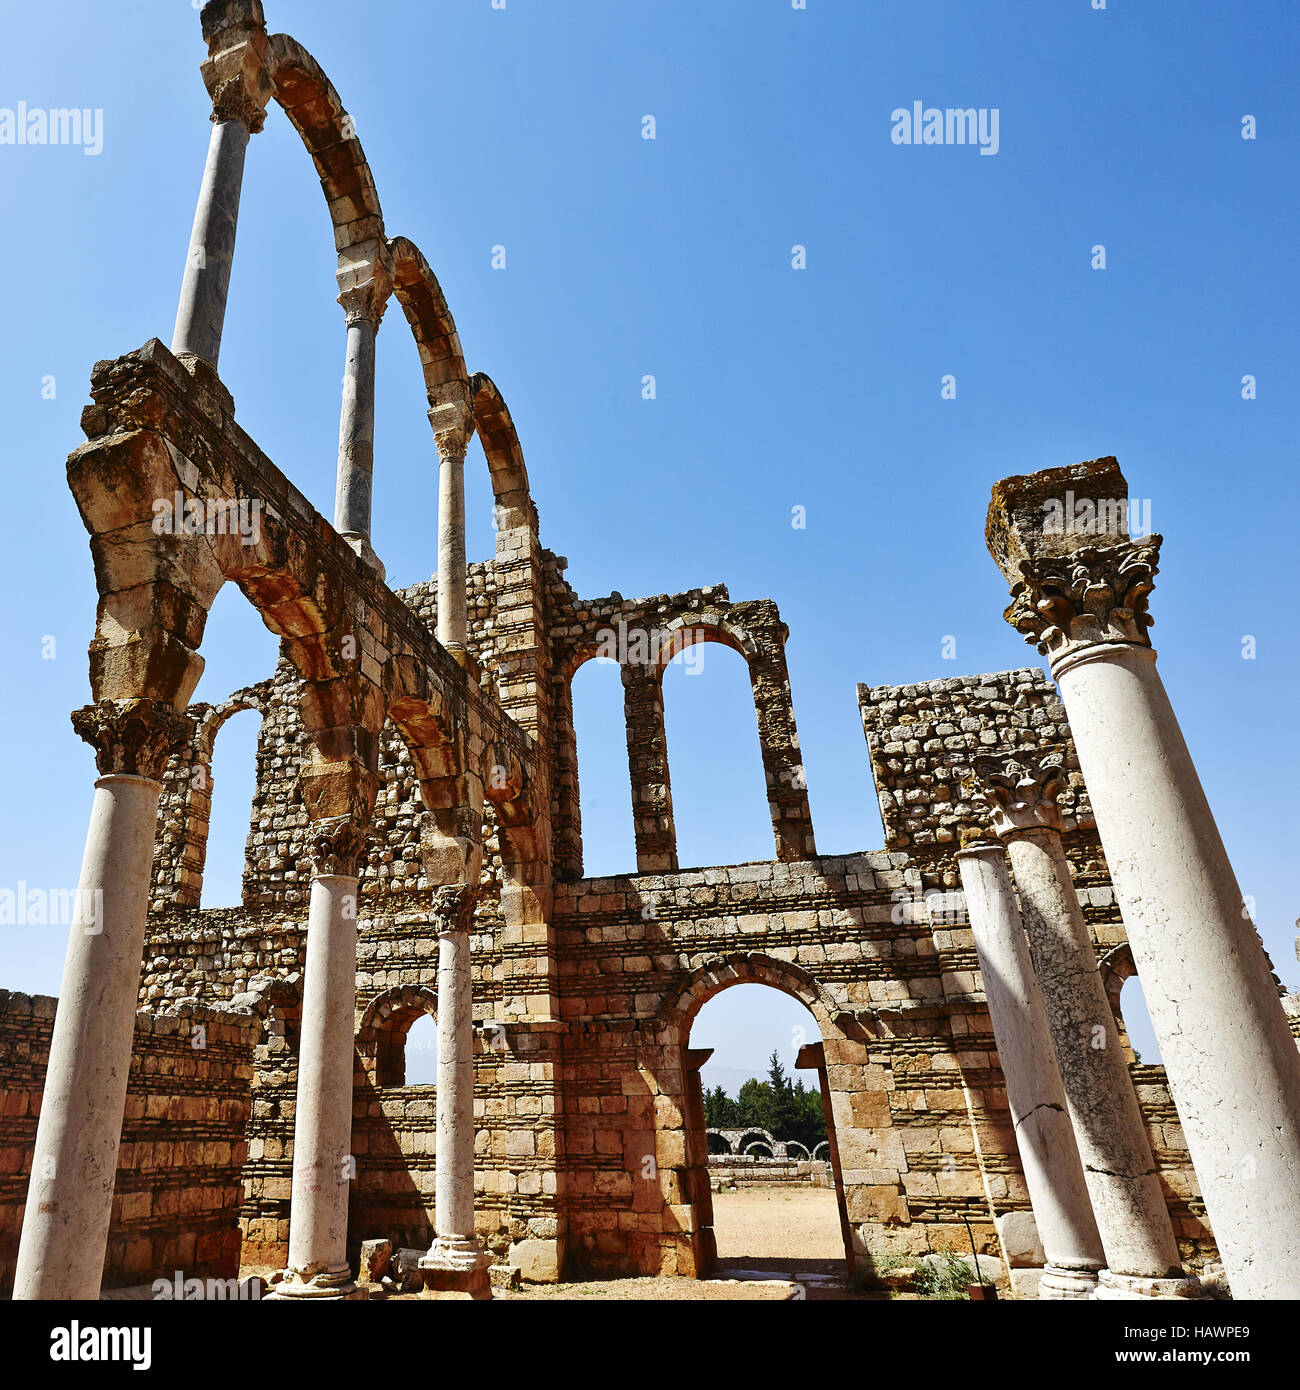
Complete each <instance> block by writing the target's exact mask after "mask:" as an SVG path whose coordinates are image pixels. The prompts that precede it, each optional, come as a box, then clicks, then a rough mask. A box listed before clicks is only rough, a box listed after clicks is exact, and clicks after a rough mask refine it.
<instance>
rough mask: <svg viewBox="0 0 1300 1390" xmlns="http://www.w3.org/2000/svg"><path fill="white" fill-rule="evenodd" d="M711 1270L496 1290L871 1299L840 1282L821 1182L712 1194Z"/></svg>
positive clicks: (833, 1223)
mask: <svg viewBox="0 0 1300 1390" xmlns="http://www.w3.org/2000/svg"><path fill="white" fill-rule="evenodd" d="M713 1230H714V1234H715V1236H716V1237H717V1242H718V1271H717V1273H716V1275H714V1276H713V1277H711V1278H709V1279H671V1278H661V1279H593V1280H584V1281H583V1282H581V1283H577V1284H556V1285H551V1286H547V1287H541V1286H537V1285H533V1286H530V1287H528V1288H526V1289H517V1290H510V1291H509V1292H505V1293H502V1292H498V1294H497V1297H498V1298H499V1299H501V1300H502V1301H503V1302H523V1303H533V1302H538V1301H542V1300H565V1299H578V1298H587V1299H598V1300H605V1299H615V1300H622V1299H654V1300H665V1301H672V1302H679V1301H686V1302H706V1301H714V1300H731V1299H745V1300H753V1299H759V1300H767V1301H771V1302H777V1303H788V1302H795V1301H803V1300H806V1301H810V1302H824V1301H826V1300H836V1301H838V1300H844V1299H852V1300H854V1301H859V1300H870V1301H876V1300H880V1299H882V1298H885V1297H886V1295H884V1294H880V1293H873V1294H862V1293H854V1292H851V1291H850V1290H849V1289H848V1288H847V1287H846V1286H845V1281H844V1242H843V1239H842V1238H841V1236H840V1217H839V1208H838V1207H837V1205H836V1202H835V1193H834V1192H833V1191H831V1190H830V1189H829V1188H825V1187H753V1188H748V1189H746V1190H744V1191H740V1192H719V1193H715V1194H714V1197H713Z"/></svg>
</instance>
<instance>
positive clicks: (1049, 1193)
mask: <svg viewBox="0 0 1300 1390" xmlns="http://www.w3.org/2000/svg"><path fill="white" fill-rule="evenodd" d="M957 863H958V867H959V869H960V872H961V881H962V888H963V889H964V891H965V895H966V905H967V909H968V912H969V916H970V927H971V933H972V935H973V936H974V938H975V951H976V954H977V956H978V957H979V963H980V972H981V974H982V975H983V978H984V993H985V996H986V997H987V999H988V1006H989V1017H990V1019H991V1021H992V1024H993V1035H994V1038H995V1039H996V1040H997V1046H998V1059H999V1061H1000V1062H1001V1064H1002V1075H1003V1077H1004V1079H1005V1081H1006V1086H1007V1101H1008V1104H1009V1105H1010V1108H1011V1118H1012V1122H1013V1124H1014V1126H1015V1131H1016V1143H1017V1145H1018V1147H1019V1150H1020V1161H1021V1166H1022V1167H1023V1169H1024V1173H1025V1186H1026V1187H1027V1188H1028V1189H1029V1202H1030V1205H1031V1206H1032V1207H1033V1211H1034V1220H1035V1221H1036V1222H1037V1225H1038V1233H1039V1236H1040V1237H1041V1239H1042V1242H1043V1251H1044V1253H1045V1255H1046V1257H1047V1268H1046V1271H1045V1273H1044V1276H1043V1281H1042V1286H1041V1288H1042V1291H1041V1295H1040V1296H1041V1297H1042V1298H1051V1299H1063V1298H1086V1297H1088V1296H1089V1294H1090V1293H1091V1291H1092V1289H1093V1288H1094V1287H1095V1285H1096V1282H1097V1271H1098V1270H1099V1269H1100V1268H1101V1267H1102V1265H1103V1264H1104V1262H1105V1260H1104V1256H1103V1254H1102V1246H1101V1238H1100V1236H1099V1235H1098V1233H1097V1223H1096V1220H1095V1219H1094V1217H1093V1214H1092V1204H1091V1201H1090V1200H1089V1197H1088V1186H1087V1182H1086V1181H1085V1179H1084V1174H1083V1164H1082V1162H1081V1160H1080V1158H1079V1148H1078V1145H1077V1143H1076V1142H1075V1138H1074V1128H1073V1126H1072V1125H1071V1123H1070V1117H1069V1114H1068V1112H1067V1108H1066V1098H1065V1088H1064V1086H1063V1084H1062V1082H1061V1074H1060V1070H1059V1069H1058V1067H1057V1065H1056V1058H1055V1056H1054V1055H1053V1052H1052V1037H1051V1030H1050V1027H1049V1025H1048V1021H1047V1012H1046V1010H1045V1008H1044V1006H1043V995H1042V991H1041V990H1040V989H1039V986H1038V979H1037V977H1036V976H1035V974H1034V968H1033V964H1032V963H1031V961H1030V958H1029V946H1028V942H1027V941H1026V938H1025V933H1024V929H1023V927H1022V925H1021V921H1020V912H1019V910H1018V908H1017V907H1016V902H1015V895H1014V892H1013V890H1012V887H1011V879H1010V876H1009V875H1008V873H1007V868H1006V857H1005V855H1004V853H1003V851H1002V849H1001V848H1000V847H998V846H994V845H986V846H981V847H978V848H972V849H970V850H966V851H964V852H963V853H961V854H959V855H958V856H957Z"/></svg>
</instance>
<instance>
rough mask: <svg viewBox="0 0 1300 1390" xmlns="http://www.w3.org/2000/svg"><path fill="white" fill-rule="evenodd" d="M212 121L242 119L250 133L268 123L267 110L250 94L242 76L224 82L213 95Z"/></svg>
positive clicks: (256, 131)
mask: <svg viewBox="0 0 1300 1390" xmlns="http://www.w3.org/2000/svg"><path fill="white" fill-rule="evenodd" d="M208 119H209V120H212V121H242V122H243V123H244V125H245V127H246V128H247V130H248V133H249V134H250V135H256V134H257V133H258V132H259V131H260V130H261V129H262V127H263V126H264V125H265V124H266V110H265V108H264V107H262V106H261V105H260V104H259V103H258V102H257V101H255V100H254V99H253V98H252V97H251V96H250V95H249V94H248V87H247V85H246V84H245V82H244V80H243V78H242V77H232V78H231V79H230V80H229V81H228V82H223V83H222V84H221V85H220V86H219V87H218V88H217V90H216V92H215V93H214V94H213V97H212V115H211V116H210V117H209V118H208Z"/></svg>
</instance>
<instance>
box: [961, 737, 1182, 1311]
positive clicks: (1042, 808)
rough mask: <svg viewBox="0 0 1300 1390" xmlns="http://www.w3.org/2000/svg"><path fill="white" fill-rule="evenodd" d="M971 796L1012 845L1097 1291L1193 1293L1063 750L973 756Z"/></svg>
mask: <svg viewBox="0 0 1300 1390" xmlns="http://www.w3.org/2000/svg"><path fill="white" fill-rule="evenodd" d="M975 775H976V779H977V787H976V794H977V797H978V798H979V799H982V800H983V801H984V803H985V806H986V807H987V809H988V811H989V813H990V818H991V820H992V823H993V829H994V831H995V832H996V833H997V835H998V837H999V838H1000V839H1001V840H1002V842H1003V843H1004V844H1005V845H1006V850H1007V859H1008V861H1009V863H1010V865H1011V871H1012V873H1013V874H1014V875H1015V881H1016V887H1017V889H1018V890H1019V893H1020V908H1021V914H1022V917H1023V919H1024V924H1025V932H1026V934H1027V936H1028V938H1029V951H1030V956H1031V959H1032V960H1033V964H1034V970H1035V973H1036V975H1037V977H1038V983H1039V987H1040V989H1041V990H1042V995H1043V1005H1044V1008H1045V1010H1046V1013H1047V1021H1048V1025H1049V1027H1050V1029H1051V1033H1052V1044H1053V1050H1054V1052H1055V1054H1056V1062H1057V1066H1058V1067H1059V1069H1060V1074H1061V1081H1062V1083H1063V1084H1064V1088H1065V1096H1066V1103H1067V1105H1068V1108H1069V1111H1070V1119H1071V1120H1072V1122H1073V1125H1074V1135H1075V1142H1076V1143H1077V1144H1078V1147H1079V1156H1080V1158H1081V1159H1082V1161H1083V1170H1084V1177H1085V1179H1086V1181H1087V1184H1088V1193H1089V1196H1090V1197H1091V1200H1092V1211H1093V1215H1094V1217H1095V1218H1096V1222H1097V1229H1098V1231H1099V1233H1100V1235H1101V1243H1102V1248H1103V1250H1104V1251H1105V1255H1106V1268H1105V1269H1103V1270H1102V1271H1101V1273H1100V1274H1099V1276H1098V1287H1097V1294H1096V1296H1097V1297H1098V1298H1195V1297H1198V1296H1199V1294H1200V1286H1199V1285H1198V1284H1197V1282H1196V1280H1195V1279H1189V1278H1188V1277H1187V1276H1186V1275H1185V1273H1184V1271H1183V1269H1182V1265H1181V1261H1180V1257H1179V1254H1178V1243H1177V1241H1176V1240H1175V1239H1174V1231H1173V1224H1172V1222H1171V1221H1170V1219H1169V1209H1168V1207H1167V1206H1166V1204H1165V1198H1164V1192H1163V1190H1162V1189H1161V1186H1160V1179H1159V1177H1158V1175H1157V1173H1156V1165H1155V1160H1154V1158H1153V1157H1152V1155H1151V1145H1150V1143H1149V1141H1148V1140H1147V1134H1146V1127H1145V1125H1144V1124H1143V1120H1142V1112H1141V1110H1140V1109H1139V1107H1138V1102H1137V1094H1136V1092H1135V1091H1134V1090H1133V1082H1132V1078H1131V1077H1130V1076H1129V1070H1128V1063H1127V1062H1126V1061H1125V1059H1124V1050H1123V1046H1122V1044H1121V1042H1120V1038H1119V1030H1118V1028H1117V1026H1116V1024H1115V1016H1114V1014H1113V1013H1112V1012H1111V1008H1110V1003H1109V1001H1108V1000H1107V998H1106V991H1105V989H1104V988H1103V986H1102V983H1101V976H1100V974H1099V973H1098V969H1097V956H1096V952H1095V950H1094V949H1093V944H1092V937H1091V935H1090V934H1089V931H1088V926H1087V923H1086V922H1085V921H1084V918H1083V911H1082V909H1081V908H1080V906H1079V899H1078V896H1077V894H1076V893H1075V890H1074V881H1073V879H1072V878H1071V875H1070V866H1069V864H1068V862H1067V861H1066V858H1065V852H1064V850H1063V849H1062V848H1061V837H1060V827H1061V813H1060V811H1059V809H1058V808H1057V806H1056V797H1057V794H1058V792H1059V790H1060V787H1061V785H1062V781H1063V776H1062V773H1061V757H1060V754H1054V753H1050V752H1049V753H1043V752H1040V751H1035V752H1028V753H1017V754H1014V755H1003V756H990V757H981V758H977V759H976V761H975Z"/></svg>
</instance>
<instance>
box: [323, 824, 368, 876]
mask: <svg viewBox="0 0 1300 1390" xmlns="http://www.w3.org/2000/svg"><path fill="white" fill-rule="evenodd" d="M369 835H370V832H369V829H368V827H366V826H363V825H359V824H358V823H357V822H356V821H355V820H353V819H352V818H351V817H350V816H335V817H332V818H330V819H329V820H320V821H317V822H316V823H315V824H314V825H313V826H312V827H311V831H310V842H311V847H310V855H311V870H312V874H313V876H314V877H316V878H324V877H325V876H327V875H330V874H341V875H343V876H345V877H347V878H356V877H357V873H358V862H359V860H360V858H361V856H362V854H364V853H365V849H366V841H367V840H368V839H369Z"/></svg>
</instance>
